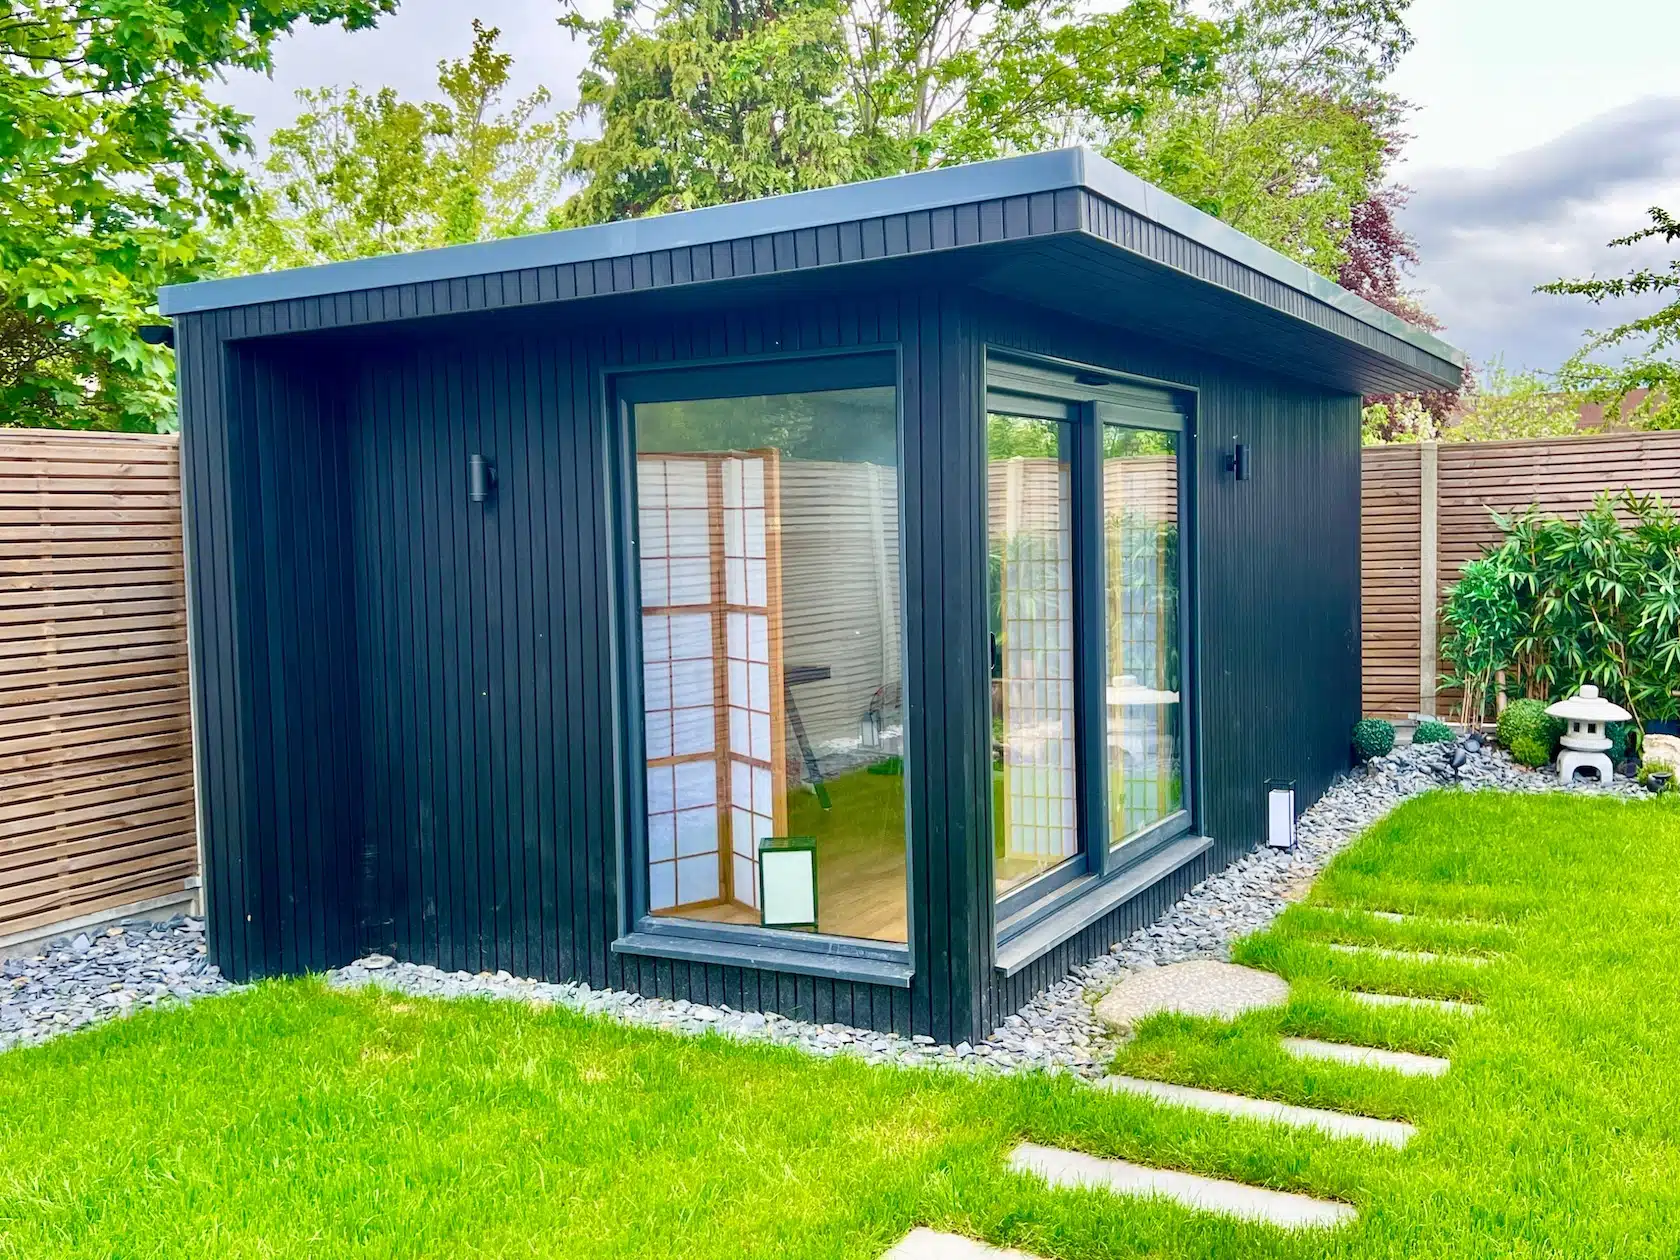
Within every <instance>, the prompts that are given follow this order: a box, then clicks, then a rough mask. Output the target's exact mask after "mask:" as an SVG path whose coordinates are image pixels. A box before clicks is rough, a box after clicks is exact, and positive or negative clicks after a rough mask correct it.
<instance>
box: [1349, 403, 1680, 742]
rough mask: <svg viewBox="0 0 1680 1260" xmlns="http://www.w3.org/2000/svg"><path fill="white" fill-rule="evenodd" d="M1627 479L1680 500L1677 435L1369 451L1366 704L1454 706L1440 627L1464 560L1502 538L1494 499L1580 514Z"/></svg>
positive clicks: (1377, 708)
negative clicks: (1443, 670) (1442, 677)
mask: <svg viewBox="0 0 1680 1260" xmlns="http://www.w3.org/2000/svg"><path fill="white" fill-rule="evenodd" d="M1627 487H1631V488H1633V489H1635V490H1639V491H1643V492H1655V493H1657V494H1660V495H1662V496H1663V498H1664V499H1666V500H1667V501H1668V502H1669V503H1671V504H1677V505H1680V432H1663V433H1616V434H1607V435H1603V436H1592V437H1570V438H1543V439H1536V440H1530V441H1519V442H1442V443H1438V444H1436V443H1430V444H1426V445H1419V446H1398V447H1371V448H1367V449H1366V451H1365V475H1364V496H1365V499H1364V509H1363V525H1362V542H1363V546H1364V591H1363V602H1364V649H1365V669H1364V708H1365V712H1366V713H1368V714H1373V715H1376V716H1382V717H1389V718H1406V717H1409V716H1411V715H1412V714H1429V713H1438V714H1439V715H1440V716H1442V717H1455V716H1456V715H1457V704H1456V700H1455V699H1454V698H1453V697H1451V696H1449V695H1439V696H1438V695H1436V694H1435V691H1434V688H1433V686H1432V684H1433V682H1434V680H1435V679H1436V678H1437V677H1438V676H1439V666H1438V660H1437V657H1438V653H1437V652H1436V651H1435V643H1434V634H1433V633H1432V632H1433V631H1435V629H1436V625H1435V614H1436V612H1437V611H1438V608H1439V606H1440V604H1441V603H1442V602H1443V601H1444V598H1445V592H1446V589H1447V588H1448V587H1449V586H1450V585H1451V584H1452V583H1453V582H1455V581H1457V579H1458V574H1459V568H1460V566H1462V565H1463V564H1464V562H1465V561H1466V560H1473V559H1475V558H1476V557H1477V556H1479V555H1481V553H1482V549H1483V548H1484V547H1486V546H1488V545H1489V544H1491V543H1494V542H1497V541H1498V538H1499V531H1498V530H1497V529H1496V528H1495V527H1494V524H1493V520H1492V518H1491V517H1490V516H1489V515H1488V509H1489V508H1492V509H1493V510H1495V511H1497V512H1501V513H1505V514H1510V513H1514V512H1520V511H1522V510H1523V509H1524V508H1526V507H1528V506H1529V505H1530V504H1534V505H1536V506H1538V507H1539V508H1540V509H1541V510H1543V511H1546V512H1552V513H1555V514H1557V515H1560V516H1565V517H1573V516H1577V515H1579V514H1580V512H1581V511H1582V510H1583V509H1585V508H1588V507H1591V506H1592V503H1593V500H1594V498H1596V497H1597V495H1598V494H1599V493H1600V492H1601V491H1604V490H1609V491H1612V492H1614V491H1620V490H1622V489H1624V488H1627ZM1430 540H1433V544H1434V545H1433V546H1429V545H1427V544H1428V542H1429V541H1430Z"/></svg>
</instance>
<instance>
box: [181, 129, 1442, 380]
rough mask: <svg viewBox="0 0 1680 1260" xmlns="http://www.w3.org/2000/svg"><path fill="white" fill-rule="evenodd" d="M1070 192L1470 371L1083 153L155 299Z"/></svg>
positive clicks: (1225, 228)
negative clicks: (1142, 221)
mask: <svg viewBox="0 0 1680 1260" xmlns="http://www.w3.org/2000/svg"><path fill="white" fill-rule="evenodd" d="M1065 189H1084V190H1087V191H1089V192H1091V193H1094V194H1096V195H1097V196H1099V197H1102V198H1105V199H1106V200H1108V201H1111V202H1113V203H1115V204H1116V205H1118V206H1120V207H1122V208H1123V209H1126V210H1129V211H1131V212H1132V213H1133V214H1136V215H1138V216H1140V217H1141V218H1145V219H1148V220H1150V221H1151V222H1153V223H1156V224H1158V225H1159V226H1161V227H1162V228H1165V229H1167V230H1168V231H1170V232H1174V233H1176V234H1178V235H1179V236H1182V237H1184V238H1186V239H1187V240H1190V241H1193V242H1195V243H1196V244H1199V245H1201V246H1203V247H1205V248H1207V249H1210V250H1213V251H1214V252H1216V253H1218V254H1220V255H1222V256H1224V257H1226V258H1229V259H1231V260H1233V261H1235V262H1237V263H1240V264H1242V265H1243V266H1245V267H1248V268H1250V269H1252V270H1253V271H1255V272H1258V273H1260V274H1261V275H1264V276H1267V277H1269V278H1270V279H1272V280H1274V281H1276V282H1278V283H1280V284H1282V285H1284V286H1286V287H1288V288H1290V289H1293V290H1295V291H1297V292H1299V293H1301V294H1303V295H1305V296H1307V297H1310V298H1312V299H1314V300H1316V301H1318V302H1322V303H1324V304H1325V305H1327V306H1331V307H1334V308H1335V309H1337V310H1339V311H1341V312H1342V313H1343V314H1345V315H1347V316H1349V317H1351V318H1353V319H1355V320H1358V321H1359V322H1360V323H1363V324H1366V325H1368V326H1370V327H1371V328H1373V329H1376V330H1378V331H1380V332H1384V333H1387V334H1389V335H1390V336H1393V337H1395V338H1398V339H1399V340H1401V341H1404V342H1406V343H1408V344H1409V345H1411V346H1413V347H1415V348H1416V349H1418V350H1421V351H1422V352H1424V353H1425V354H1429V355H1432V356H1434V357H1435V358H1437V359H1441V360H1444V361H1446V362H1449V363H1452V364H1454V365H1455V366H1456V367H1459V368H1464V367H1466V366H1467V365H1468V364H1469V357H1468V356H1467V355H1466V354H1465V353H1464V352H1463V351H1462V350H1459V349H1458V348H1457V347H1455V346H1453V345H1451V344H1449V343H1448V342H1446V341H1444V340H1442V339H1441V338H1440V337H1437V336H1435V335H1434V334H1433V333H1430V332H1427V331H1426V330H1424V329H1422V328H1419V327H1417V326H1416V325H1414V324H1410V323H1407V322H1406V321H1405V320H1403V319H1401V318H1400V317H1399V316H1397V315H1394V314H1392V313H1390V312H1388V311H1385V310H1383V309H1382V308H1381V307H1379V306H1376V305H1374V304H1372V303H1371V302H1368V301H1366V300H1365V299H1364V298H1362V297H1360V296H1359V295H1358V294H1355V293H1352V292H1350V291H1349V290H1347V289H1344V288H1342V287H1341V286H1340V285H1338V284H1336V283H1335V282H1334V281H1332V280H1329V279H1327V278H1326V277H1324V276H1321V275H1319V274H1318V273H1317V272H1315V271H1313V270H1312V269H1310V268H1308V267H1305V266H1302V265H1301V264H1300V263H1298V262H1296V261H1295V260H1294V259H1291V258H1287V257H1285V256H1284V255H1283V254H1280V253H1278V252H1277V251H1276V250H1274V249H1272V248H1270V247H1269V246H1267V245H1263V244H1261V243H1260V242H1259V241H1257V240H1255V239H1254V238H1253V237H1251V236H1247V235H1245V234H1244V233H1242V232H1239V231H1237V229H1235V228H1233V227H1231V226H1230V225H1229V224H1227V223H1224V222H1221V221H1220V220H1219V219H1216V218H1214V217H1213V216H1212V215H1208V214H1204V213H1203V212H1202V211H1200V210H1197V209H1196V208H1194V207H1193V206H1191V205H1189V204H1187V203H1186V202H1183V201H1180V200H1179V199H1178V198H1177V197H1174V196H1172V195H1171V194H1169V193H1165V192H1163V191H1161V189H1159V188H1156V187H1155V186H1154V185H1152V184H1149V183H1147V182H1145V181H1144V180H1142V179H1139V178H1138V177H1137V176H1136V175H1133V174H1132V173H1131V172H1130V171H1128V170H1126V169H1124V168H1123V167H1121V166H1118V165H1116V164H1115V163H1113V162H1111V161H1109V160H1108V159H1107V158H1105V157H1103V156H1102V155H1101V154H1099V153H1096V152H1094V151H1092V150H1090V149H1087V148H1083V147H1075V148H1066V149H1054V150H1051V151H1049V152H1045V153H1032V154H1025V155H1023V156H1020V157H1008V158H997V159H994V160H992V161H987V162H974V163H970V164H968V165H965V166H944V167H938V168H936V169H934V170H928V171H917V172H915V173H914V174H910V175H893V176H888V177H886V178H884V179H873V180H867V181H865V182H863V183H858V184H842V185H838V186H836V187H833V188H819V189H812V190H810V191H808V192H797V193H785V194H782V195H780V196H776V197H762V198H759V199H758V200H755V201H743V202H735V203H731V204H728V205H721V206H708V207H706V208H705V209H701V210H684V211H678V212H674V213H671V214H661V215H652V216H649V217H647V218H642V219H629V220H625V221H623V222H620V223H604V224H600V225H598V226H592V227H579V228H567V229H564V230H562V231H557V232H540V233H534V234H532V235H529V236H515V237H508V238H506V239H503V240H495V241H483V242H480V243H477V244H472V245H452V246H448V247H446V248H442V249H429V250H421V251H418V252H415V253H409V254H387V255H382V256H380V257H376V258H360V259H355V260H353V261H350V262H340V263H328V264H325V265H323V266H318V267H300V268H296V269H293V270H289V271H274V272H266V273H262V274H259V275H249V276H235V277H230V278H227V279H221V280H200V281H195V282H193V283H191V284H178V285H167V286H165V287H164V288H163V289H161V290H160V291H159V293H158V309H159V311H160V312H161V313H162V314H164V315H165V316H169V317H174V316H178V315H190V314H194V313H197V312H202V311H213V310H222V309H226V308H229V307H238V306H252V305H256V304H258V303H264V302H282V301H290V300H294V299H299V298H315V297H325V296H328V295H333V294H342V293H352V292H359V291H364V290H370V289H380V288H385V287H387V286H392V285H405V284H415V283H427V282H434V281H440V280H443V281H446V280H456V279H463V278H466V277H469V276H481V275H488V274H492V273H496V272H512V271H522V270H526V269H529V268H537V267H552V266H557V265H565V264H572V263H586V262H593V261H599V260H604V259H609V258H620V257H625V256H629V255H636V254H649V253H654V252H657V251H661V250H673V249H682V248H686V247H692V246H704V245H713V244H720V243H723V242H727V241H735V240H739V239H741V238H743V237H756V236H767V235H772V234H775V233H783V232H792V231H799V230H802V229H810V228H818V227H825V226H828V225H831V224H836V223H844V222H849V221H855V220H864V219H872V218H877V217H880V216H885V215H898V214H905V213H909V212H915V211H924V210H937V209H944V208H948V207H953V206H958V205H965V204H970V203H974V202H979V201H990V200H995V199H1001V198H1006V197H1020V196H1031V195H1034V194H1039V193H1051V192H1058V191H1062V190H1065Z"/></svg>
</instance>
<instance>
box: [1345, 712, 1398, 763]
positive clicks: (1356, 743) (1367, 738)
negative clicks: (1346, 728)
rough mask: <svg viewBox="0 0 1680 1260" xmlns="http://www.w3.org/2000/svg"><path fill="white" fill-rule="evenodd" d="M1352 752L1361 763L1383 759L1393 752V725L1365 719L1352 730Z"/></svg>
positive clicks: (1378, 720) (1379, 719)
mask: <svg viewBox="0 0 1680 1260" xmlns="http://www.w3.org/2000/svg"><path fill="white" fill-rule="evenodd" d="M1353 751H1354V755H1356V756H1357V757H1358V758H1359V760H1361V761H1370V760H1371V759H1372V758H1373V757H1384V756H1387V755H1388V754H1389V753H1390V752H1392V751H1394V723H1392V722H1385V721H1383V720H1382V719H1381V718H1365V719H1363V720H1362V721H1360V722H1358V723H1356V724H1355V725H1354V728H1353Z"/></svg>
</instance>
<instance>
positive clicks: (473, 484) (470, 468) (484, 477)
mask: <svg viewBox="0 0 1680 1260" xmlns="http://www.w3.org/2000/svg"><path fill="white" fill-rule="evenodd" d="M495 486H496V466H495V465H494V464H492V463H491V462H490V461H489V460H487V459H485V458H484V456H482V455H469V456H467V498H469V499H471V500H472V501H473V502H474V503H483V502H485V501H486V500H488V499H489V498H490V491H491V490H493V489H494V488H495Z"/></svg>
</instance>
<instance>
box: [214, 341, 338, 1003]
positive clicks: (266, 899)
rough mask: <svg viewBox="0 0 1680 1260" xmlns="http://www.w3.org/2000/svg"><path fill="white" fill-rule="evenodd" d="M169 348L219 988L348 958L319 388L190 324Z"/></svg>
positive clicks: (326, 424)
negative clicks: (174, 355)
mask: <svg viewBox="0 0 1680 1260" xmlns="http://www.w3.org/2000/svg"><path fill="white" fill-rule="evenodd" d="M183 332H184V338H183V340H184V341H185V342H186V345H185V347H184V348H185V349H186V353H185V354H184V355H183V361H184V363H185V364H186V365H187V368H188V371H186V372H185V373H184V374H183V379H182V382H181V385H182V410H183V414H184V415H186V416H187V417H188V418H189V422H188V424H187V425H185V426H184V433H183V446H182V451H183V460H182V464H183V480H184V482H185V504H186V512H187V517H188V522H189V531H188V540H189V551H188V558H187V562H188V572H189V580H190V593H189V600H190V608H189V616H190V627H191V629H190V633H191V636H192V648H193V652H192V656H193V661H192V666H193V684H194V701H195V726H196V736H197V743H198V747H199V773H198V793H199V806H200V819H201V823H200V829H201V830H200V834H201V836H202V840H203V846H204V869H205V883H206V889H205V891H206V903H207V906H208V908H209V922H208V925H207V926H208V930H209V936H210V940H211V944H212V948H213V950H214V954H215V957H216V959H217V961H218V962H219V964H220V965H221V966H222V967H223V968H224V969H225V970H226V971H227V972H228V973H229V974H231V975H235V976H240V977H245V976H251V975H261V974H267V973H275V972H298V971H305V970H311V969H316V968H320V967H324V966H330V965H333V964H335V963H337V962H339V961H342V959H343V958H344V957H345V955H346V953H347V952H351V951H353V949H354V942H355V938H354V904H353V898H352V896H351V889H352V883H351V879H350V856H351V848H350V846H349V844H348V843H347V840H348V838H349V837H351V836H353V835H354V834H355V830H356V819H357V800H358V795H359V791H360V775H359V773H358V770H357V759H358V758H357V735H356V707H355V695H356V685H357V681H356V680H357V671H356V665H355V654H354V648H355V644H354V639H353V636H352V635H351V632H350V628H351V624H352V623H351V617H352V604H351V600H350V594H349V591H350V581H349V579H350V568H349V557H350V552H349V549H348V546H347V543H348V529H347V526H348V515H347V510H346V503H347V492H348V469H347V465H346V459H345V440H344V438H345V428H344V423H343V417H342V415H341V413H340V409H339V407H338V403H337V399H338V391H337V388H336V382H335V381H334V380H333V379H332V378H331V376H330V375H324V374H322V373H321V372H320V371H319V370H318V365H309V364H306V363H303V362H300V361H298V360H296V359H294V358H293V357H292V355H291V354H289V353H288V352H287V351H286V350H284V349H281V348H278V347H274V348H261V349H259V348H256V347H238V348H231V347H225V346H223V345H222V344H221V343H220V339H219V338H218V337H217V336H216V333H217V329H216V328H215V327H214V325H213V324H212V323H211V322H210V321H207V320H206V321H197V320H195V321H192V322H191V323H190V324H189V325H188V327H187V328H185V329H184V330H183ZM230 419H231V420H232V422H231V423H229V420H230Z"/></svg>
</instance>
